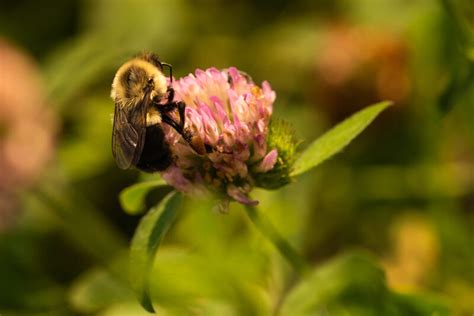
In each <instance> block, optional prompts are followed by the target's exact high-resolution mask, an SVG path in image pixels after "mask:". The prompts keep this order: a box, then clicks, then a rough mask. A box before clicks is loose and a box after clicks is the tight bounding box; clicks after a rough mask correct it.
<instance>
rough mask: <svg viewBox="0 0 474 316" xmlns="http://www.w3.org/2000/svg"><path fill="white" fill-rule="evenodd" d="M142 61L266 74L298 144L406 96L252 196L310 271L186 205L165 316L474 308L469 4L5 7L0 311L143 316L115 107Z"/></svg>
mask: <svg viewBox="0 0 474 316" xmlns="http://www.w3.org/2000/svg"><path fill="white" fill-rule="evenodd" d="M142 50H150V51H154V52H156V53H157V54H158V55H159V56H160V57H161V59H162V60H164V61H166V62H169V63H171V64H173V66H174V74H175V77H181V76H184V75H186V74H188V73H190V72H194V70H195V69H196V68H201V69H205V68H207V67H211V66H214V67H217V68H225V67H229V66H236V67H238V68H239V69H241V70H244V71H246V72H247V73H249V74H250V75H251V76H252V77H253V79H254V81H255V82H257V83H261V82H262V81H263V80H268V81H269V82H270V84H271V85H272V87H273V89H274V90H275V91H276V93H277V100H276V102H275V104H274V116H275V117H280V118H284V119H286V120H287V121H289V122H291V123H292V124H293V126H294V128H295V130H296V135H297V137H298V138H299V139H301V140H302V145H301V148H304V147H305V146H306V145H307V144H308V143H309V142H310V141H311V140H313V139H315V138H316V137H317V136H319V135H321V134H322V133H323V132H324V131H325V130H328V129H329V128H330V127H331V126H333V125H335V124H336V123H337V122H339V121H341V120H342V119H344V118H345V117H347V116H349V115H350V114H352V113H354V112H356V111H357V110H359V109H361V108H363V107H365V106H367V105H369V104H372V103H374V102H377V101H381V100H386V99H389V100H393V101H395V106H393V107H392V108H390V109H388V110H387V111H385V112H384V113H382V114H381V116H380V117H379V118H377V119H376V121H375V122H374V123H373V124H372V125H371V126H370V127H369V128H368V129H367V130H366V131H364V132H363V133H362V135H361V136H359V137H358V138H357V139H356V140H355V141H354V142H353V143H352V144H351V145H350V146H349V147H348V148H346V149H345V150H344V152H343V153H342V154H339V155H337V156H336V157H334V158H333V159H331V160H330V161H328V162H326V163H325V164H324V165H322V166H321V167H319V168H318V169H316V170H314V171H312V172H310V173H308V174H305V175H304V176H303V177H302V178H300V179H298V181H296V182H294V183H292V184H290V185H289V186H287V187H285V188H283V189H281V190H279V191H278V192H274V191H263V190H261V191H258V192H256V193H255V195H256V197H257V198H258V199H259V200H260V201H261V203H260V208H261V210H262V211H263V212H265V214H266V215H267V216H268V217H270V219H271V220H272V221H273V222H274V224H275V226H277V228H278V229H279V230H280V231H281V233H282V234H283V235H284V236H285V237H286V238H288V240H289V241H290V242H291V243H292V245H294V246H295V247H296V248H297V249H298V250H299V251H300V252H301V253H302V254H303V255H304V257H305V258H306V259H307V260H308V261H309V262H310V263H311V265H312V267H314V270H315V272H314V273H315V274H314V275H313V277H312V278H310V279H307V280H298V279H297V277H296V276H295V274H294V272H292V270H291V267H290V266H289V265H288V264H287V263H286V262H285V261H284V260H283V259H282V258H281V257H280V255H279V254H278V253H277V252H276V250H275V249H274V248H273V246H272V245H271V244H269V243H268V242H267V241H266V240H265V239H264V238H263V237H262V236H261V235H260V234H259V233H258V232H257V231H256V230H255V229H254V228H253V226H252V225H251V223H250V222H249V221H248V220H247V219H246V217H245V213H244V212H243V209H242V208H241V207H240V206H238V205H231V209H230V212H229V214H219V213H216V212H214V211H212V205H210V204H209V203H207V202H206V201H199V203H196V202H195V201H186V203H185V207H184V209H183V211H182V212H181V215H180V217H179V218H178V219H177V222H176V225H175V226H174V227H172V229H171V230H170V232H169V234H168V235H167V237H166V240H165V242H164V244H163V245H162V248H161V249H160V250H159V254H158V256H157V260H156V265H155V268H154V271H153V278H152V284H151V287H152V295H153V298H154V301H155V304H156V307H157V309H158V314H159V315H473V313H474V171H473V163H474V159H473V157H474V156H473V155H474V151H473V148H474V146H473V145H474V129H473V126H474V125H473V124H474V3H473V2H472V1H471V0H439V1H433V0H412V1H407V0H381V1H376V0H331V1H330V0H319V1H314V0H298V1H288V0H276V1H264V0H257V1H255V0H239V1H217V0H215V1H212V0H208V1H205V0H203V1H191V0H189V1H185V0H169V1H166V0H163V1H158V0H156V1H152V0H150V1H146V0H135V1H133V0H114V1H113V0H95V1H93V0H62V1H55V0H43V1H36V0H16V1H10V0H2V1H1V3H0V315H2V316H5V315H107V316H118V315H147V314H146V313H145V312H144V311H143V310H142V309H141V307H140V306H139V304H138V303H137V301H136V300H135V298H134V296H133V294H132V293H131V291H130V289H129V287H128V285H127V282H126V275H127V269H126V256H127V249H128V244H129V241H130V239H131V237H132V235H133V232H134V229H135V227H136V225H137V223H138V221H139V219H140V216H131V215H127V214H126V213H124V212H123V211H122V209H121V207H120V204H119V202H118V194H119V192H120V191H121V190H122V189H123V188H125V187H127V186H129V185H131V184H133V183H135V182H136V181H138V180H140V179H143V178H144V176H143V175H140V174H139V172H137V171H133V170H131V171H121V170H119V169H118V168H117V167H116V166H115V163H114V161H113V158H112V155H111V144H110V142H111V129H112V116H111V115H112V113H113V107H114V104H113V102H112V100H111V99H110V97H109V93H110V85H111V82H112V78H113V75H114V72H115V70H116V69H117V68H118V67H119V66H120V65H121V64H122V63H123V62H124V61H125V60H127V59H128V58H129V57H130V56H132V55H134V54H136V53H137V52H140V51H142ZM149 178H150V177H149ZM168 191H169V189H156V190H154V191H153V192H151V193H150V194H149V195H148V196H147V204H148V206H152V205H154V204H155V203H156V202H157V201H159V200H160V199H161V198H162V197H163V196H164V194H166V193H167V192H168Z"/></svg>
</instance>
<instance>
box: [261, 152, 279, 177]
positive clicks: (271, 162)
mask: <svg viewBox="0 0 474 316" xmlns="http://www.w3.org/2000/svg"><path fill="white" fill-rule="evenodd" d="M277 158H278V151H277V150H276V149H273V150H272V151H270V152H269V153H268V154H267V155H266V156H265V158H263V160H262V162H261V163H260V164H259V165H258V166H257V168H255V170H256V171H258V172H267V171H269V170H271V169H273V167H274V166H275V163H276V162H277Z"/></svg>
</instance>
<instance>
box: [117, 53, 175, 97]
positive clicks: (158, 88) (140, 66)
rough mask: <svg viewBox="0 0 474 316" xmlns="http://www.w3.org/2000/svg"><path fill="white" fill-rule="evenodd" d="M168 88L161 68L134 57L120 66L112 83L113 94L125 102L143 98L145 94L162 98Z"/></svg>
mask: <svg viewBox="0 0 474 316" xmlns="http://www.w3.org/2000/svg"><path fill="white" fill-rule="evenodd" d="M166 90H167V82H166V77H165V76H164V74H163V72H162V71H161V69H159V68H158V67H156V66H155V65H153V64H151V63H149V62H147V61H144V60H140V59H133V60H131V61H129V62H127V63H125V64H124V65H123V66H122V67H120V68H119V70H118V71H117V74H116V75H115V78H114V81H113V83H112V93H111V96H112V98H113V99H115V100H117V99H118V100H120V101H121V102H122V103H123V104H130V103H134V102H131V101H135V102H137V101H138V100H142V99H143V97H144V96H145V95H149V96H150V97H151V98H157V99H158V100H159V99H161V98H162V97H163V96H164V95H165V94H166Z"/></svg>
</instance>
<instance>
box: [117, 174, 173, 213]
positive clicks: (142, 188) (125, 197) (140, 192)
mask: <svg viewBox="0 0 474 316" xmlns="http://www.w3.org/2000/svg"><path fill="white" fill-rule="evenodd" d="M166 185H167V184H166V182H165V180H163V179H161V178H160V179H157V180H152V181H145V182H140V183H137V184H134V185H131V186H129V187H128V188H125V189H124V190H122V192H120V195H119V200H120V205H122V208H123V209H124V211H125V212H127V213H128V214H130V215H136V214H140V213H141V212H143V210H144V209H145V197H146V195H147V193H148V192H150V191H151V190H152V189H154V188H157V187H159V186H166Z"/></svg>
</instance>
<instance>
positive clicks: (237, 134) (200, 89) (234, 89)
mask: <svg viewBox="0 0 474 316" xmlns="http://www.w3.org/2000/svg"><path fill="white" fill-rule="evenodd" d="M173 88H174V89H175V92H176V98H177V100H182V101H183V102H184V103H185V104H186V113H185V115H186V126H185V128H186V130H187V131H188V132H189V133H190V135H192V137H193V140H194V141H195V142H196V143H200V144H202V146H205V148H206V149H207V150H206V151H205V153H204V154H198V153H197V152H196V151H194V150H193V149H192V148H191V146H189V144H188V143H187V142H186V141H185V140H184V139H183V138H182V137H180V136H179V135H178V134H177V133H176V132H175V131H174V130H173V129H172V128H170V127H168V126H164V129H165V133H166V136H165V137H166V139H167V141H168V143H169V144H170V145H171V148H172V152H173V155H174V156H175V162H174V164H173V165H172V166H171V167H170V168H168V169H167V170H166V171H165V172H163V174H162V176H163V178H164V179H165V180H166V181H167V182H168V183H169V184H170V185H172V186H173V187H175V188H176V189H177V190H179V191H183V192H186V193H190V192H196V191H203V190H204V191H211V192H214V193H216V192H217V193H218V195H219V197H220V198H221V199H222V200H224V201H227V202H228V201H229V200H235V201H238V202H240V203H243V204H248V205H252V204H257V203H258V202H257V201H254V200H251V199H250V198H249V197H248V194H249V192H250V191H251V189H252V188H253V187H254V186H255V185H256V184H257V185H258V181H256V179H259V177H260V176H261V175H262V174H266V173H268V172H270V171H271V170H272V169H273V168H274V167H275V165H276V164H277V163H278V161H279V152H278V148H277V147H278V146H274V148H271V147H270V146H269V143H268V135H269V123H270V119H271V116H272V111H273V102H274V101H275V97H276V95H275V92H274V91H273V90H272V89H271V87H270V84H269V83H268V82H266V81H264V82H263V83H262V85H261V87H260V86H258V85H256V84H255V83H254V82H253V81H252V79H251V78H250V77H249V76H248V75H247V74H245V73H243V72H241V71H239V70H237V69H236V68H234V67H231V68H228V69H224V70H218V69H216V68H209V69H207V70H196V72H195V74H189V75H188V76H185V77H183V78H181V79H179V80H176V81H174V82H173ZM280 163H281V161H280Z"/></svg>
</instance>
